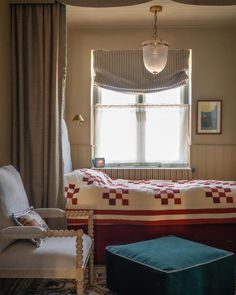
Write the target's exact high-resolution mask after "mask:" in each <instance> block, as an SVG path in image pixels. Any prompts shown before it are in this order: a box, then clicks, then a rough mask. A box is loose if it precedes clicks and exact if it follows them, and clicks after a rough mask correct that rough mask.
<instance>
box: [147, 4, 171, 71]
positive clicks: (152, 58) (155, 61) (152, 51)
mask: <svg viewBox="0 0 236 295" xmlns="http://www.w3.org/2000/svg"><path fill="white" fill-rule="evenodd" d="M161 11H162V6H160V5H153V6H151V7H150V12H152V13H154V35H153V40H149V41H145V42H143V44H142V47H143V63H144V66H145V68H146V69H147V70H148V71H149V72H151V73H152V74H153V75H154V76H156V75H157V74H159V73H160V72H161V71H162V70H163V69H164V67H165V66H166V62H167V56H168V47H169V43H168V42H166V41H162V40H161V39H159V38H158V36H157V12H161Z"/></svg>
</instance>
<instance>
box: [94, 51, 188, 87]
mask: <svg viewBox="0 0 236 295" xmlns="http://www.w3.org/2000/svg"><path fill="white" fill-rule="evenodd" d="M189 55H190V50H187V49H180V50H169V52H168V60H167V64H166V67H165V68H164V70H163V71H162V72H160V73H159V74H158V75H157V76H156V77H155V76H153V75H152V74H151V73H150V72H149V71H147V70H146V69H145V67H144V63H143V53H142V50H94V51H93V62H94V63H93V68H94V84H95V85H96V86H99V87H102V88H106V89H109V90H113V91H119V92H126V93H151V92H158V91H163V90H167V89H171V88H176V87H179V86H182V85H184V84H186V81H187V79H188V76H187V73H186V72H187V70H188V68H189Z"/></svg>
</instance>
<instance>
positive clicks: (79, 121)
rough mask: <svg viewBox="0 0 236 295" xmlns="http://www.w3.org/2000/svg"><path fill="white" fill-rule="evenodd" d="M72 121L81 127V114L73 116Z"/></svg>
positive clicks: (82, 119) (82, 121) (82, 120)
mask: <svg viewBox="0 0 236 295" xmlns="http://www.w3.org/2000/svg"><path fill="white" fill-rule="evenodd" d="M72 121H76V122H77V124H78V125H79V126H81V125H82V124H83V123H84V122H85V120H84V118H83V116H82V115H81V114H77V115H75V116H74V118H73V120H72Z"/></svg>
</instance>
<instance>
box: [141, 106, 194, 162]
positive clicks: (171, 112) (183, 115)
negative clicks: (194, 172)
mask: <svg viewBox="0 0 236 295" xmlns="http://www.w3.org/2000/svg"><path fill="white" fill-rule="evenodd" d="M187 138H188V108H187V107H155V108H147V110H146V129H145V144H146V150H145V152H146V154H145V157H146V162H152V163H155V162H159V163H187Z"/></svg>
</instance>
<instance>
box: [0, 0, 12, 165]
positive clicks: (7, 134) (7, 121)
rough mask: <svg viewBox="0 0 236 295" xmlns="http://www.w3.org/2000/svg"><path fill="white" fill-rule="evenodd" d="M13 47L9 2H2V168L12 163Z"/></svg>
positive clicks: (0, 163)
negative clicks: (11, 42) (11, 75)
mask: <svg viewBox="0 0 236 295" xmlns="http://www.w3.org/2000/svg"><path fill="white" fill-rule="evenodd" d="M10 66H11V47H10V5H9V0H1V1H0V89H1V95H0V138H1V144H0V166H2V165H6V164H9V163H10V162H11V82H10V80H11V78H10Z"/></svg>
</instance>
